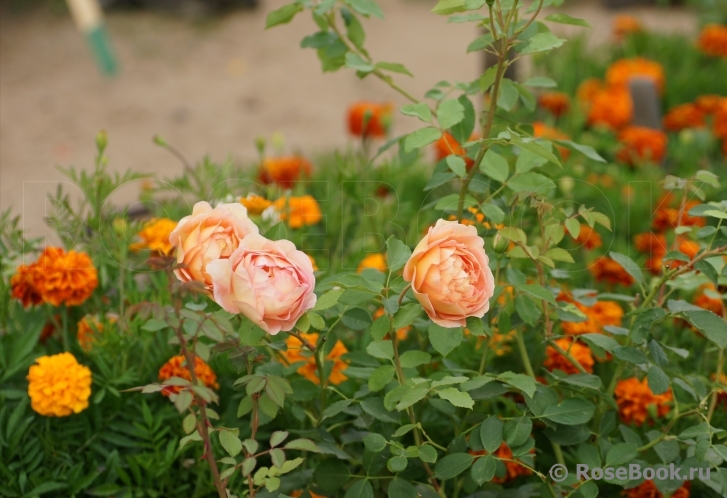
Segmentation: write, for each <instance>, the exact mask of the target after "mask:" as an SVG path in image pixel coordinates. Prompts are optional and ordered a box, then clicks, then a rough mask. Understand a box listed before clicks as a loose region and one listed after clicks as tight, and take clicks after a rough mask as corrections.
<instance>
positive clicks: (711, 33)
mask: <svg viewBox="0 0 727 498" xmlns="http://www.w3.org/2000/svg"><path fill="white" fill-rule="evenodd" d="M697 46H698V47H699V50H701V51H702V52H704V53H705V54H707V55H711V56H713V57H727V26H722V25H720V24H708V25H706V26H705V27H704V28H703V29H702V32H701V33H700V35H699V39H698V40H697Z"/></svg>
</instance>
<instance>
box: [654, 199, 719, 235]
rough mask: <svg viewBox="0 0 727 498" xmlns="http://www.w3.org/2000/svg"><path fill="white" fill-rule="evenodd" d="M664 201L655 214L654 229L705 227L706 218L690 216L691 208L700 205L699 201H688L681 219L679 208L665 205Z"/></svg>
mask: <svg viewBox="0 0 727 498" xmlns="http://www.w3.org/2000/svg"><path fill="white" fill-rule="evenodd" d="M664 204H665V203H664V202H661V203H659V205H660V206H662V207H660V208H659V209H658V210H657V211H656V213H655V214H654V219H653V220H652V221H651V226H652V227H653V228H654V230H657V231H659V232H663V231H664V230H667V229H670V228H676V227H677V226H697V227H703V226H704V225H705V223H706V220H705V219H704V218H702V217H700V216H690V215H689V210H690V209H692V208H693V207H694V206H697V205H699V201H688V202H687V203H686V204H685V205H684V210H683V211H682V216H681V220H680V219H679V209H677V208H671V207H663V206H664Z"/></svg>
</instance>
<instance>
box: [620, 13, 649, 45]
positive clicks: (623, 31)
mask: <svg viewBox="0 0 727 498" xmlns="http://www.w3.org/2000/svg"><path fill="white" fill-rule="evenodd" d="M642 30H643V27H642V26H641V21H639V20H638V19H637V18H635V17H634V16H629V15H619V16H616V17H614V18H613V36H614V38H616V39H617V40H619V41H620V40H623V39H624V38H626V37H627V36H629V35H631V34H633V33H638V32H639V31H642Z"/></svg>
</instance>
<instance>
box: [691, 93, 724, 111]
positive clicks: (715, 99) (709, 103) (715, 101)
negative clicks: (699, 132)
mask: <svg viewBox="0 0 727 498" xmlns="http://www.w3.org/2000/svg"><path fill="white" fill-rule="evenodd" d="M723 100H725V98H724V97H720V96H719V95H714V94H711V95H700V96H699V97H697V100H696V101H695V102H694V105H696V106H697V108H698V109H699V110H700V111H702V112H703V113H705V114H712V113H713V112H715V111H716V110H717V109H718V108H719V106H720V104H721V103H722V101H723Z"/></svg>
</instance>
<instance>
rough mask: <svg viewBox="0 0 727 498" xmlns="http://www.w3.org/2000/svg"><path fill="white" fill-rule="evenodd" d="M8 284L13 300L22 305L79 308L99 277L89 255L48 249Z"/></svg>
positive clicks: (55, 248) (19, 270) (89, 294)
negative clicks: (46, 304)
mask: <svg viewBox="0 0 727 498" xmlns="http://www.w3.org/2000/svg"><path fill="white" fill-rule="evenodd" d="M10 283H11V286H12V295H13V297H15V298H16V299H20V300H21V301H22V302H23V305H24V306H28V305H29V304H39V303H40V302H44V303H48V304H51V305H53V306H60V305H61V304H65V305H66V306H78V305H80V304H83V302H84V301H85V300H86V299H88V298H89V297H90V296H91V294H92V293H93V291H94V289H96V287H97V286H98V275H97V272H96V268H94V266H93V263H92V262H91V258H89V257H88V254H86V253H83V252H76V251H68V252H67V253H66V252H65V251H64V250H63V249H62V248H60V247H48V248H46V250H45V251H43V253H42V254H41V255H40V257H39V258H38V260H37V261H36V262H35V263H33V264H32V265H30V266H21V267H20V268H18V273H17V274H16V275H15V276H14V277H13V278H12V279H11V281H10Z"/></svg>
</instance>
